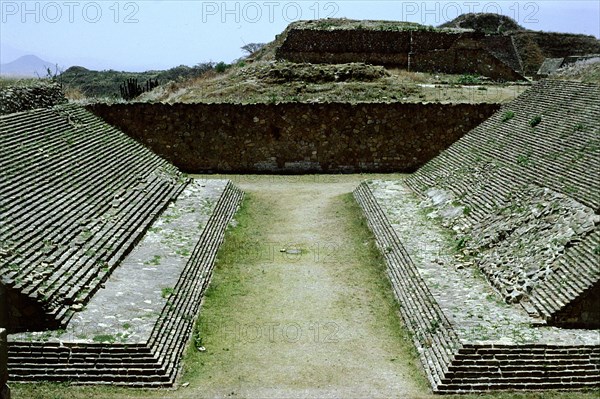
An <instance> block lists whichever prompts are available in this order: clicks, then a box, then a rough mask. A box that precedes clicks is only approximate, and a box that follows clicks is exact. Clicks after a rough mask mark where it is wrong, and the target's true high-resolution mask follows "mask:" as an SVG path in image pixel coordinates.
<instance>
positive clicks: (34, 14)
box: [0, 0, 600, 71]
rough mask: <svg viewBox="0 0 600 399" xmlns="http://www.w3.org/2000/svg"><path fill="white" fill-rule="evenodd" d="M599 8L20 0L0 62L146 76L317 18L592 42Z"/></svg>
mask: <svg viewBox="0 0 600 399" xmlns="http://www.w3.org/2000/svg"><path fill="white" fill-rule="evenodd" d="M599 4H600V2H599V1H598V0H583V1H567V0H561V1H515V0H510V1H469V0H467V1H402V0H394V1H368V0H367V1H365V0H362V1H361V0H342V1H322V0H319V1H316V0H308V1H306V0H296V1H287V0H284V1H276V0H257V1H220V0H218V1H196V0H187V1H177V0H144V1H139V0H138V1H118V0H108V1H106V0H96V1H87V0H83V1H76V0H64V1H62V0H58V1H23V0H15V1H9V0H0V13H1V16H0V18H1V27H0V29H1V30H0V41H1V44H2V47H1V49H0V50H1V51H0V62H2V63H6V62H10V61H13V60H14V59H16V58H18V57H20V56H22V55H26V54H35V55H37V56H39V57H41V58H43V59H44V60H46V61H49V62H54V63H59V64H60V65H61V66H62V67H68V66H71V65H82V66H85V67H87V68H90V69H117V70H131V71H139V70H147V69H165V68H170V67H173V66H176V65H181V64H185V65H195V64H198V63H200V62H206V61H215V62H216V61H226V62H231V61H232V60H234V59H236V58H239V57H240V56H242V55H243V52H242V51H241V50H240V47H241V46H243V45H244V44H245V43H252V42H269V41H271V40H273V39H274V38H275V35H276V34H278V33H280V32H281V31H282V30H283V29H285V27H286V26H287V25H288V24H289V23H290V22H292V21H295V20H298V19H315V18H325V17H347V18H352V19H391V20H403V21H412V22H419V23H424V24H427V25H439V24H440V23H443V22H445V21H447V20H451V19H453V18H455V17H456V16H457V15H459V14H462V13H466V12H469V11H472V12H496V13H502V14H505V15H508V16H510V17H512V18H514V19H515V20H517V22H518V23H519V24H520V25H522V26H524V27H525V28H527V29H533V30H543V31H554V32H572V33H584V34H588V35H594V36H596V37H600V5H599Z"/></svg>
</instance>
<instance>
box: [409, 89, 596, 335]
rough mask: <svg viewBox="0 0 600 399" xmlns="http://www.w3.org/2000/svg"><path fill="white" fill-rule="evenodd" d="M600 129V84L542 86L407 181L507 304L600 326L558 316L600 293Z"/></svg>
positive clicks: (552, 317)
mask: <svg viewBox="0 0 600 399" xmlns="http://www.w3.org/2000/svg"><path fill="white" fill-rule="evenodd" d="M599 121H600V87H599V86H598V85H596V84H584V83H577V82H573V81H542V82H540V83H538V84H536V85H535V86H533V87H532V88H531V89H530V90H528V91H527V92H525V93H524V94H523V95H521V96H520V97H519V98H517V99H516V100H515V101H513V102H512V103H509V104H507V105H504V106H503V107H502V108H501V109H500V110H499V111H498V112H497V113H496V114H494V115H493V116H492V117H491V118H490V119H488V120H486V121H485V122H484V123H482V124H481V125H479V126H478V127H477V128H475V129H474V130H472V131H471V132H470V133H468V134H467V135H466V136H465V137H464V138H463V139H461V140H459V141H458V142H457V143H456V144H455V145H453V146H451V147H450V148H449V149H448V150H446V151H444V152H443V153H442V154H441V155H440V156H439V157H437V158H436V159H434V160H433V161H431V162H430V163H428V164H427V165H425V166H424V167H423V168H421V169H420V170H419V171H418V172H417V173H415V174H414V175H413V176H411V177H410V178H409V179H407V184H408V185H409V186H410V187H411V188H413V189H414V191H415V192H416V193H418V194H419V195H421V196H422V197H423V198H429V205H431V206H433V207H435V208H436V209H437V212H438V214H439V215H440V216H441V217H442V219H443V220H444V224H446V225H448V226H451V227H452V228H453V229H454V230H455V231H457V232H458V233H459V239H462V240H463V243H464V246H465V248H464V249H465V251H467V252H468V253H469V254H470V255H474V254H476V255H477V256H476V259H477V261H478V263H479V265H480V268H481V269H482V271H483V272H484V273H485V274H486V276H487V277H488V279H489V281H490V282H491V283H492V285H493V286H494V287H495V288H496V289H497V290H499V292H500V293H501V294H502V295H503V296H504V298H505V299H506V300H507V301H509V302H514V303H517V302H522V303H523V304H524V305H525V306H527V308H528V309H529V311H530V312H532V313H534V314H537V315H539V316H540V317H542V318H543V319H544V320H547V321H548V322H550V323H554V322H556V323H558V324H560V323H563V322H564V323H566V324H570V325H573V324H582V325H585V324H589V325H592V326H595V327H598V325H597V322H594V321H592V320H587V321H586V320H583V319H582V320H579V321H577V320H575V321H574V320H563V321H561V320H558V319H555V316H557V315H559V314H560V313H561V310H563V309H565V308H566V307H567V306H568V305H569V304H573V303H575V302H577V301H578V300H582V301H586V300H587V299H586V297H588V296H590V295H592V296H593V292H594V290H596V291H597V290H598V281H599V280H600V270H599V268H598V266H597V265H598V264H597V259H598V256H599V255H600V253H599V252H598V251H599V250H600V242H599V241H598V224H599V223H600V217H599V213H600V180H598V174H599V173H600V122H599ZM597 319H598V318H597V317H596V320H597ZM594 323H596V324H594Z"/></svg>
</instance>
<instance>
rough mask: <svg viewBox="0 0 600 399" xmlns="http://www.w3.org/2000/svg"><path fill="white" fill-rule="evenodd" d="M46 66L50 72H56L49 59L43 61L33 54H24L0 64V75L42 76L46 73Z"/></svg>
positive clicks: (54, 65)
mask: <svg viewBox="0 0 600 399" xmlns="http://www.w3.org/2000/svg"><path fill="white" fill-rule="evenodd" d="M47 68H50V71H52V73H54V72H56V71H55V69H56V64H54V63H52V62H49V61H44V60H42V59H41V58H39V57H36V56H35V55H24V56H23V57H20V58H18V59H16V60H14V61H13V62H9V63H6V64H0V75H2V76H24V77H36V76H40V77H44V76H46V75H47Z"/></svg>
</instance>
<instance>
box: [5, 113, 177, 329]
mask: <svg viewBox="0 0 600 399" xmlns="http://www.w3.org/2000/svg"><path fill="white" fill-rule="evenodd" d="M0 131H1V134H0V153H1V156H0V191H1V192H2V197H1V198H0V209H2V220H1V225H0V247H1V248H0V275H1V276H2V283H3V284H4V285H5V286H6V287H7V288H8V291H9V312H10V314H9V319H10V320H11V321H12V322H13V323H14V324H13V325H11V326H9V331H19V330H28V329H40V328H41V329H43V328H48V327H58V326H64V325H66V323H67V322H68V321H69V319H70V317H71V316H72V315H73V311H76V310H78V309H81V308H82V307H83V306H84V305H85V304H86V303H87V302H88V301H89V300H90V298H91V297H92V296H93V294H94V293H95V291H96V290H97V289H98V288H99V286H100V284H101V283H102V282H104V281H105V280H106V279H107V278H108V276H109V275H110V273H111V272H112V271H113V270H114V268H115V267H116V266H117V265H118V263H119V261H120V260H121V259H122V258H123V256H124V255H125V254H126V253H127V252H128V251H129V250H130V249H131V248H132V247H133V245H134V244H135V243H136V242H137V241H138V240H139V238H140V236H141V234H142V233H143V231H144V230H145V229H146V228H147V227H148V226H149V225H150V223H151V222H152V221H153V220H154V219H155V218H156V216H157V215H158V214H159V213H160V212H161V211H162V210H163V209H164V208H165V207H166V206H167V205H168V204H169V202H170V201H172V200H173V199H174V198H175V197H176V196H177V194H178V193H179V192H180V191H181V190H182V189H183V187H184V186H185V183H186V181H185V179H184V178H183V177H182V176H181V174H180V173H179V172H178V171H177V169H175V168H174V167H173V166H171V165H169V164H168V163H167V162H166V161H164V160H163V159H161V158H159V157H157V156H156V155H154V154H152V153H151V152H150V151H148V150H147V149H145V148H144V147H143V146H142V145H140V144H137V143H135V142H134V141H133V140H131V139H130V138H128V137H127V136H126V135H124V134H123V133H121V132H119V131H117V130H116V129H114V128H111V127H110V126H108V125H107V124H106V123H104V122H103V121H102V120H101V119H99V118H97V117H94V116H93V115H92V114H90V113H89V112H86V111H85V110H83V109H82V108H79V107H75V106H70V105H68V106H57V107H54V108H47V109H38V110H34V111H29V112H24V113H16V114H10V115H6V116H3V117H1V118H0ZM11 303H12V305H11Z"/></svg>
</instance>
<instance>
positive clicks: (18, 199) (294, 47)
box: [0, 21, 600, 394]
mask: <svg viewBox="0 0 600 399" xmlns="http://www.w3.org/2000/svg"><path fill="white" fill-rule="evenodd" d="M331 23H334V25H327V24H331ZM358 23H359V22H356V23H355V22H352V23H351V24H350V25H352V24H355V25H356V24H358ZM363 23H364V24H365V26H360V27H359V26H353V28H352V29H347V28H339V27H336V26H335V21H333V22H332V21H329V22H328V21H320V22H314V21H313V22H308V23H302V24H292V26H291V27H290V28H288V30H287V32H286V34H285V36H284V37H280V38H279V40H280V43H279V44H280V46H279V47H278V49H277V56H278V57H281V58H285V59H287V60H290V61H294V62H313V63H317V62H325V63H328V62H335V63H340V62H369V63H374V64H380V65H394V66H401V67H406V68H407V69H411V70H423V71H444V72H447V73H477V74H481V75H484V76H488V77H490V78H492V79H498V80H505V79H508V80H522V79H524V77H523V75H524V74H527V73H530V72H529V71H530V70H531V68H532V65H534V64H535V63H536V62H537V61H536V60H534V59H533V58H535V57H533V56H531V53H528V57H529V58H527V62H524V60H523V54H525V53H526V52H524V51H522V50H523V48H524V47H523V46H521V47H519V43H521V44H522V43H525V42H526V43H529V44H531V43H533V42H535V43H537V44H536V46H538V47H537V48H538V49H539V48H542V47H544V46H546V45H548V41H549V40H550V39H549V38H548V36H546V35H544V34H543V33H541V32H522V31H520V32H516V33H514V34H513V35H512V36H511V35H487V34H485V33H484V32H481V31H477V30H475V31H474V30H460V29H458V30H457V29H449V30H438V29H425V28H424V27H421V26H419V25H415V24H402V25H398V24H389V23H382V22H380V21H379V22H377V21H363ZM568 39H569V40H566V39H565V40H566V42H568V43H574V42H577V43H578V42H579V41H580V39H581V38H572V37H569V38H568ZM519 41H520V42H519ZM584 41H585V40H584ZM586 43H587V42H586ZM588 44H589V43H588ZM548 46H549V45H548ZM590 46H591V47H594V43H592V44H591V45H590ZM559 47H560V46H559ZM584 47H585V46H584ZM555 50H556V51H555V53H556V54H559V53H560V54H562V52H561V51H559V50H561V49H560V48H559V49H555ZM563 50H564V49H563ZM568 56H569V54H565V55H564V56H563V57H568ZM540 62H541V61H540ZM538 67H539V65H538ZM341 69H343V68H341ZM341 69H340V70H341ZM365 70H367V68H365ZM536 70H537V68H536ZM376 71H379V72H381V74H385V71H383V69H381V70H376ZM288 73H290V72H289V70H287V69H282V70H277V71H276V72H273V73H271V74H269V76H268V78H269V79H274V80H277V79H279V80H285V79H288V78H289V75H286V74H288ZM295 73H296V75H294V76H293V79H298V80H302V76H301V75H298V73H299V72H298V71H296V72H295ZM336 73H337V72H336ZM336 73H333V76H336ZM324 79H330V77H325V78H324ZM336 79H337V78H336ZM50 91H51V92H52V93H51V95H50V96H49V98H48V97H45V96H41V97H40V96H39V95H38V94H37V91H36V90H33V91H27V90H25V91H20V90H17V91H13V92H11V93H9V94H8V97H3V98H8V99H9V100H7V101H6V104H8V105H7V107H5V108H2V111H1V112H0V113H1V114H3V115H2V116H0V194H1V195H0V212H1V218H0V279H1V280H0V327H1V328H0V366H2V367H0V390H2V389H3V388H4V387H3V385H4V384H5V382H6V380H7V373H8V376H9V377H10V380H11V381H15V382H16V381H18V382H32V381H71V382H74V383H77V384H114V385H124V386H128V387H172V386H173V385H174V384H175V383H176V378H177V376H178V372H179V370H180V366H181V360H182V357H183V353H184V351H185V350H186V348H187V347H188V346H189V343H190V341H191V339H192V337H193V336H194V325H195V322H196V320H197V317H198V313H199V311H200V304H201V301H202V298H203V295H204V293H205V290H206V288H207V286H208V285H209V283H210V279H211V276H212V271H213V267H214V264H215V259H216V254H217V251H218V249H219V247H220V245H221V243H222V241H223V239H224V234H225V230H226V229H227V227H228V226H229V225H230V224H231V221H232V218H233V217H234V215H235V212H236V211H237V209H238V207H239V205H240V203H241V201H242V199H243V193H242V192H241V191H240V190H239V189H238V188H236V187H235V186H234V185H233V184H232V182H231V181H229V180H220V179H205V180H201V179H191V178H189V177H187V176H186V175H185V174H184V173H182V171H183V172H194V173H215V172H228V173H315V172H316V173H351V172H352V173H357V172H360V173H363V172H391V171H394V172H398V171H402V172H408V173H412V174H411V175H410V176H409V177H407V178H405V179H404V178H403V179H395V180H366V181H364V182H363V183H361V184H360V185H359V186H358V187H357V188H356V190H355V191H354V198H355V199H356V201H357V203H358V204H359V205H360V207H361V208H362V210H363V212H364V215H365V217H366V219H367V222H368V225H369V227H370V229H371V230H372V232H373V233H374V236H375V240H376V242H377V244H378V247H379V249H380V251H381V254H382V255H383V257H384V259H385V262H386V265H387V273H388V277H389V279H390V281H391V284H392V289H393V292H394V294H395V296H396V299H397V300H398V303H399V310H400V313H401V315H402V318H403V321H404V325H405V326H406V328H407V329H408V330H410V333H411V334H412V339H413V343H414V345H415V347H416V348H417V350H418V353H419V357H420V360H421V364H422V366H423V369H424V371H425V374H426V375H427V377H428V379H429V382H430V384H431V387H432V389H433V391H434V392H435V393H450V394H451V393H465V392H485V391H494V390H514V389H524V390H546V389H585V388H598V387H599V386H600V385H599V381H600V342H599V340H598V329H599V328H600V269H599V267H598V265H599V262H598V260H599V257H600V230H599V225H600V198H599V196H598V194H599V192H600V179H598V173H599V171H600V85H598V84H597V83H582V82H576V81H560V80H542V81H539V82H537V83H535V84H534V85H533V86H532V87H531V88H529V89H528V90H527V91H526V92H525V93H524V94H522V95H520V96H519V97H517V98H516V99H515V100H514V101H511V102H509V103H506V104H504V105H499V104H441V103H429V104H425V103H402V102H399V101H396V102H385V103H384V102H382V103H372V102H371V103H358V104H356V103H323V104H316V103H300V102H296V103H294V102H292V103H273V104H227V103H225V104H180V103H179V104H172V105H167V104H149V103H134V104H132V103H125V104H112V105H108V104H91V105H88V106H85V107H84V106H79V105H75V104H63V102H64V99H63V98H62V96H61V95H57V94H56V92H55V89H51V90H50ZM32 93H33V94H32ZM32 95H33V97H32ZM38 97H39V98H38ZM23 99H24V100H23ZM21 100H22V101H21ZM413 172H414V173H413ZM284 251H285V250H284ZM6 358H8V360H5V359H6Z"/></svg>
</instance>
